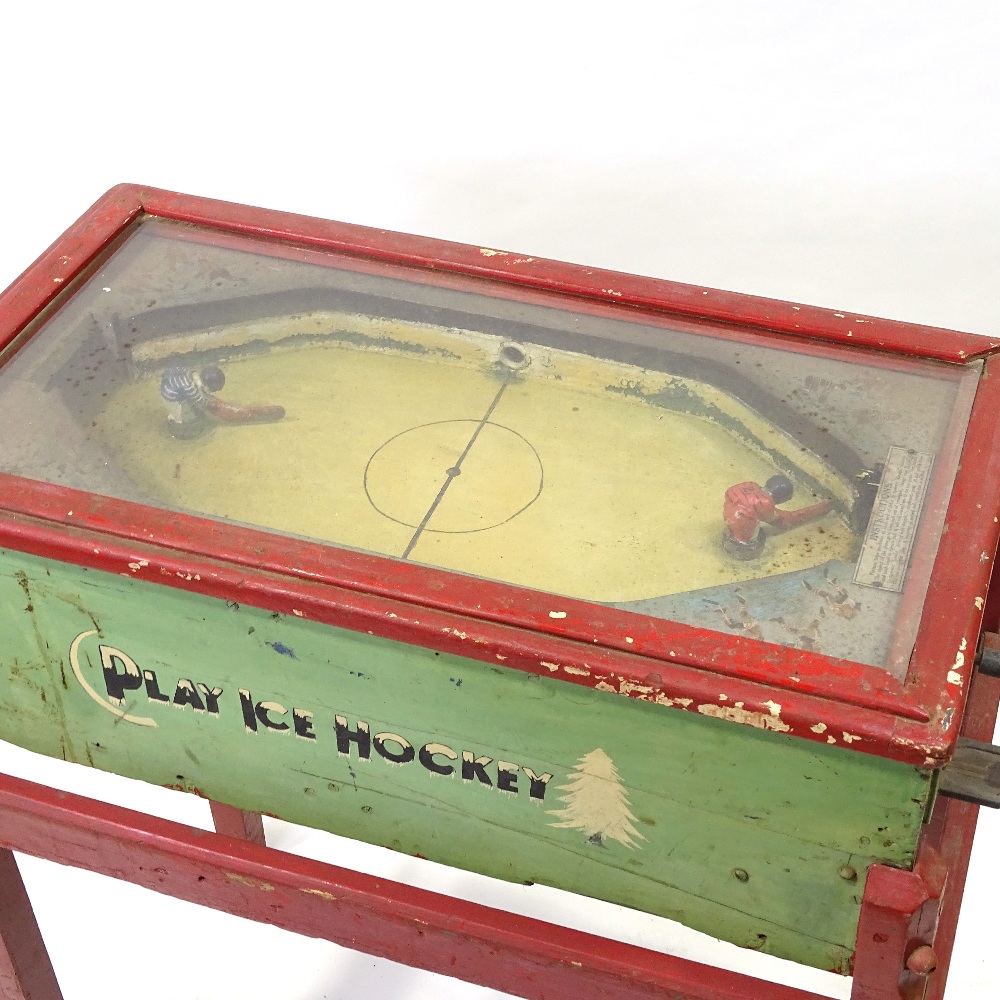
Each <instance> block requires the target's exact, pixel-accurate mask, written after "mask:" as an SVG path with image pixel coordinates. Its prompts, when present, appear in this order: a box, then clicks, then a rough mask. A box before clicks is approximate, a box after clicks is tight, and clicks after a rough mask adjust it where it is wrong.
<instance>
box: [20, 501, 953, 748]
mask: <svg viewBox="0 0 1000 1000" xmlns="http://www.w3.org/2000/svg"><path fill="white" fill-rule="evenodd" d="M0 537H3V538H4V539H6V540H9V541H12V542H13V543H14V544H13V548H14V549H15V550H17V551H22V552H27V553H30V554H33V555H38V556H43V557H46V558H51V559H55V560H58V561H60V562H68V563H72V564H75V565H82V566H85V567H89V568H92V569H97V570H102V571H105V572H110V573H114V574H116V575H118V576H122V577H127V578H129V579H132V580H145V581H147V582H153V583H159V584H167V585H169V586H173V587H179V588H181V589H184V590H189V591H192V592H195V593H200V594H204V595H206V596H209V597H215V598H220V599H223V600H227V601H236V602H238V603H240V604H248V605H251V606H254V607H260V608H264V609H267V610H269V611H276V612H278V613H279V614H284V615H288V616H292V617H298V618H303V619H308V620H310V621H316V622H322V623H324V624H328V625H333V626H337V627H341V628H348V629H352V630H354V631H358V632H369V633H371V634H375V635H380V636H384V637H385V638H387V639H392V640H395V641H398V642H404V643H409V644H411V645H416V646H421V647H424V648H427V649H434V650H439V651H441V652H446V653H452V654H454V655H456V656H464V657H467V658H470V659H474V660H479V661H481V662H485V663H490V664H493V665H499V664H502V665H503V666H504V667H505V668H508V669H515V670H522V671H525V672H528V673H534V674H539V675H541V676H545V677H554V678H557V679H559V680H561V681H566V682H569V683H572V684H579V685H582V686H585V687H591V688H596V689H598V690H602V691H605V692H608V693H615V694H619V695H627V696H628V697H631V698H635V699H638V700H641V701H647V702H651V703H653V704H657V705H660V706H662V707H672V708H681V709H685V710H688V711H691V712H700V713H701V714H703V715H716V714H718V713H720V712H721V713H723V714H724V715H725V713H727V711H728V712H729V713H730V714H729V715H728V716H727V717H730V718H732V720H733V721H737V722H744V723H746V724H749V725H754V726H756V727H757V728H761V729H768V730H771V731H778V732H782V733H786V734H787V735H790V736H799V737H802V738H804V739H809V740H814V741H816V742H820V743H824V744H826V743H829V742H830V738H831V737H833V738H834V741H835V742H837V743H838V745H847V746H850V747H851V749H854V750H861V751H863V752H866V753H869V754H874V755H877V756H883V757H888V758H890V759H894V760H898V761H902V762H905V763H909V764H916V765H924V766H926V763H927V762H926V759H925V756H926V754H925V749H926V748H925V745H924V741H930V740H932V739H933V738H934V734H933V733H930V734H928V732H927V727H926V726H924V725H922V724H920V723H917V722H913V721H908V720H900V719H898V718H897V717H895V716H893V715H891V714H889V713H887V712H884V711H875V710H872V709H867V708H862V707H858V706H854V705H844V704H838V703H836V702H833V701H832V700H830V699H829V698H822V697H817V696H814V695H808V694H800V693H798V692H792V691H789V692H781V694H780V695H779V697H781V698H782V702H781V704H777V703H775V702H774V697H775V696H776V695H775V691H774V689H773V688H772V687H769V686H766V685H762V684H756V683H753V682H750V681H744V680H741V679H737V678H726V677H720V675H718V674H716V673H714V672H711V671H707V670H700V669H697V668H692V667H685V666H681V665H675V664H664V663H661V662H660V661H656V660H650V659H649V658H647V657H643V656H638V655H636V654H632V653H622V652H620V651H618V650H613V649H607V648H603V647H601V646H597V645H593V644H586V643H580V642H576V641H574V640H572V639H565V638H558V637H554V636H542V635H536V634H532V633H525V631H524V630H523V629H519V628H515V627H512V626H510V625H503V624H498V623H494V622H484V621H479V620H476V619H471V618H462V617H459V616H456V615H455V614H454V613H453V612H445V611H439V610H436V609H433V608H426V607H414V606H413V605H411V604H408V603H404V602H401V601H396V600H392V599H391V598H387V597H381V596H373V595H370V594H367V593H363V592H355V591H350V590H344V589H342V588H337V587H334V586H331V585H329V584H323V583H315V582H309V581H304V580H299V579H295V578H290V577H287V576H286V577H281V576H277V575H274V574H270V573H266V572H262V571H259V570H258V571H254V572H246V571H244V570H243V569H242V568H241V567H238V566H233V565H231V564H230V563H228V562H226V561H223V560H218V559H216V560H212V559H207V558H194V557H191V556H190V555H188V554H186V553H176V552H172V551H169V550H166V551H165V550H161V549H157V548H155V547H153V546H149V545H130V546H126V545H122V544H121V543H119V542H117V541H115V540H111V539H109V538H107V536H103V535H99V534H95V533H91V532H86V531H80V530H78V529H68V528H53V527H52V526H51V525H46V524H45V523H44V522H37V521H33V520H30V519H27V518H12V517H11V515H9V514H6V513H4V512H2V511H0ZM901 733H904V734H906V733H908V734H909V735H910V737H911V739H910V741H909V742H907V741H906V740H897V741H896V742H891V738H892V737H893V736H898V735H899V734H901ZM938 750H939V753H940V754H941V755H943V754H945V752H946V751H947V747H946V746H944V745H943V744H942V745H941V746H940V747H939V748H938Z"/></svg>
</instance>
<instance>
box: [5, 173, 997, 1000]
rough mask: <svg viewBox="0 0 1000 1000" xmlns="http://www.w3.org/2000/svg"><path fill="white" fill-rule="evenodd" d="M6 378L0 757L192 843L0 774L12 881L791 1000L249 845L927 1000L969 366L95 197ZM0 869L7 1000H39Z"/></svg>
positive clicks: (941, 943) (981, 583)
mask: <svg viewBox="0 0 1000 1000" xmlns="http://www.w3.org/2000/svg"><path fill="white" fill-rule="evenodd" d="M0 347H2V349H3V353H2V355H0V419H2V426H3V427H4V433H3V436H2V438H0V598H2V602H0V634H2V637H3V644H2V655H0V677H2V679H0V737H2V738H3V739H5V740H8V741H10V742H13V743H16V744H18V745H20V746H23V747H26V748H28V749H30V750H33V751H36V752H38V753H42V754H47V755H49V756H53V757H61V758H63V759H66V760H70V761H75V762H77V763H79V764H83V765H87V766H91V767H96V768H100V769H103V770H107V771H112V772H115V773H118V774H122V775H126V776H129V777H133V778H139V779H142V780H145V781H148V782H153V783H156V784H160V785H166V786H169V787H172V788H178V789H182V790H184V791H188V792H191V793H194V794H198V795H202V796H205V797H207V798H209V799H211V800H212V802H213V804H214V807H215V809H216V815H217V816H218V817H219V818H220V823H222V826H220V831H221V832H220V833H218V834H215V835H201V836H198V835H196V834H195V833H194V832H193V831H190V830H189V829H188V828H185V827H181V826H179V825H176V824H167V823H165V822H164V821H158V820H152V819H150V818H149V817H143V816H141V815H139V814H136V813H129V812H127V811H123V810H118V809H113V808H112V807H108V806H101V805H100V804H96V803H92V802H88V801H87V800H84V799H82V798H79V797H70V798H69V799H67V798H66V797H65V796H62V794H61V793H60V796H55V795H53V794H52V793H51V792H50V791H49V790H47V789H44V788H39V787H38V786H31V785H29V784H28V783H25V782H19V781H16V780H15V779H13V778H8V779H6V781H5V782H3V784H2V787H0V844H2V845H3V847H5V848H6V849H8V850H11V849H14V850H20V851H27V852H29V853H33V854H39V855H42V856H46V857H51V858H53V859H55V860H57V861H61V862H64V863H68V864H74V865H80V866H84V867H90V868H93V869H94V870H97V871H103V872H105V873H107V874H111V875H114V876H115V877H119V878H126V879H130V880H132V881H137V882H139V883H140V884H143V885H147V886H149V887H151V888H155V889H157V890H159V891H162V892H168V893H171V894H173V895H178V896H182V897H184V898H188V899H193V900H195V901H198V902H202V903H205V904H207V905H212V906H217V907H219V908H222V909H227V910H229V911H230V912H235V913H239V914H241V915H245V916H250V917H252V918H255V919H260V920H266V921H269V922H272V923H276V924H278V925H279V926H284V927H290V928H292V929H295V930H299V931H302V932H303V933H309V934H313V935H316V936H322V937H327V938H329V939H331V940H335V941H339V942H341V943H347V944H349V945H351V946H353V947H357V948H360V949H362V950H367V951H370V952H373V953H377V954H383V955H388V956H390V957H394V958H397V959H398V960H401V961H406V962H410V963H411V964H415V965H421V966H422V967H425V968H432V969H435V970H437V971H441V972H445V973H447V974H451V975H457V976H459V977H461V978H465V979H469V980H470V981H474V982H480V983H483V984H486V985H491V986H495V987H497V988H501V989H504V990H507V991H509V992H513V993H516V994H518V995H523V996H526V997H550V996H574V997H581V996H586V997H589V996H594V997H598V996H600V997H605V996H621V997H647V996H648V997H653V996H662V997H667V996H670V997H678V996H683V997H691V998H703V1000H709V998H714V997H723V996H725V997H737V996H745V997H757V996H760V995H763V994H762V993H761V992H760V991H761V990H762V989H765V990H766V991H767V995H768V996H772V997H776V998H778V1000H782V998H788V1000H791V998H793V997H806V996H808V995H807V994H805V993H803V992H801V991H795V990H789V989H786V988H784V987H779V986H774V985H766V986H765V985H764V984H762V983H761V982H760V981H757V980H750V979H748V978H746V977H740V976H736V975H734V974H731V973H723V972H721V971H719V970H712V969H706V968H704V967H701V966H697V965H696V964H695V963H690V962H684V961H681V960H679V959H672V958H669V957H668V956H663V955H659V954H656V953H652V952H647V951H644V950H642V949H637V948H630V947H627V946H624V945H619V944H616V943H614V942H610V941H605V940H603V939H599V938H593V937H591V936H588V935H583V934H579V933H576V932H572V931H568V930H566V929H563V928H557V927H553V926H551V925H548V924H543V923H542V922H539V921H533V920H529V919H527V918H523V917H515V916H513V915H509V914H503V913H499V912H498V911H494V910H490V909H488V908H486V907H480V906H474V905H472V904H469V903H464V902H461V901H458V900H453V899H449V898H447V897H441V896H438V895H436V894H433V893H428V892H425V891H422V890H416V889H411V888H408V887H403V886H397V885H393V884H387V883H384V882H379V881H378V880H371V879H366V877H364V876H361V875H359V874H358V873H353V872H345V871H343V870H341V869H334V868H331V867H329V866H322V865H317V864H316V863H315V862H306V861H303V860H302V859H295V858H290V856H288V855H283V854H279V853H278V852H274V851H271V850H269V849H268V848H267V847H266V846H265V845H264V844H263V843H262V838H261V837H260V835H259V827H254V823H253V816H254V815H255V814H259V813H262V812H263V813H268V814H271V815H275V816H279V817H281V818H284V819H287V820H290V821H292V822H296V823H301V824H305V825H308V826H311V827H314V828H317V829H322V830H328V831H331V832H334V833H337V834H340V835H344V836H347V837H351V838H354V839H357V840H361V841H365V842H367V843H371V844H376V845H382V846H386V847H390V848H392V849H394V850H396V851H402V852H407V853H410V854H414V855H419V856H421V857H425V858H429V859H432V860H434V861H438V862H441V863H444V864H447V865H452V866H455V867H458V868H462V869H466V870H470V871H475V872H478V873H481V874H485V875H489V876H493V877H495V878H499V879H506V880H511V881H516V882H522V883H527V884H532V883H540V884H545V885H548V886H553V887H556V888H559V889H563V890H567V891H569V892H573V893H578V894H583V895H587V896H592V897H596V898H598V899H602V900H606V901H609V902H613V903H617V904H621V905H624V906H628V907H633V908H637V909H640V910H643V911H645V912H648V913H652V914H657V915H660V916H663V917H668V918H671V919H674V920H678V921H681V922H682V923H684V924H686V925H687V926H690V927H692V928H695V929H697V930H701V931H704V932H706V933H708V934H711V935H714V936H716V937H719V938H722V939H724V940H727V941H731V942H733V943H735V944H738V945H741V946H744V947H747V948H752V949H755V950H757V951H760V952H764V953H768V954H772V955H776V956H779V957H782V958H786V959H791V960H793V961H796V962H799V963H803V964H806V965H811V966H814V967H817V968H821V969H830V970H833V971H836V972H840V973H843V974H848V975H849V974H853V975H854V993H853V996H855V997H858V998H862V997H864V998H871V1000H875V998H878V1000H887V998H896V997H932V996H940V995H942V991H943V988H944V981H945V975H946V970H947V961H948V956H949V954H950V949H951V940H952V937H953V934H954V923H955V920H956V917H957V908H958V904H959V901H960V899H961V887H962V882H963V879H964V873H965V866H966V865H967V861H968V852H969V849H970V847H971V832H972V829H973V827H974V823H975V814H976V809H977V804H982V803H985V804H992V805H995V804H998V802H1000V799H998V796H997V789H998V787H1000V766H997V762H998V761H1000V757H997V755H996V752H995V748H992V747H990V746H989V745H988V744H987V743H984V742H983V741H984V740H988V738H989V737H988V733H989V732H991V726H992V719H993V718H994V717H995V714H996V704H997V699H998V696H1000V691H998V688H997V685H996V682H995V681H994V680H993V679H992V677H991V676H990V674H991V673H995V672H997V671H996V657H995V655H994V653H993V650H994V647H995V646H996V645H997V644H998V640H996V639H995V638H994V634H993V629H995V628H996V625H997V621H998V618H1000V595H997V594H996V593H995V592H991V591H990V580H991V576H992V568H993V559H994V554H995V551H996V547H997V538H998V534H1000V522H998V513H1000V500H998V498H1000V482H998V480H1000V447H998V444H1000V443H998V440H997V428H996V421H995V418H994V413H995V409H996V406H997V402H998V399H1000V388H998V382H997V379H996V378H991V377H990V375H991V373H992V368H994V367H995V366H996V364H997V363H998V362H997V361H996V360H995V357H996V351H997V349H998V348H1000V342H994V341H990V340H987V339H985V338H981V337H976V336H972V335H968V334H960V333H955V332H949V331H943V330H936V329H930V328H926V327H918V326H913V325H905V324H900V323H894V322H891V321H886V320H878V319H874V318H871V317H865V316H857V315H854V314H853V313H837V312H831V311H829V310H823V309H816V308H810V307H806V306H797V305H791V304H784V303H778V302H771V301H766V300H762V299H755V298H751V297H747V296H740V295H734V294H731V293H724V292H717V291H714V290H711V289H703V288H695V287H691V286H685V285H677V284H673V283H670V282H664V281H659V280H654V279H648V278H637V277H629V276H626V275H620V274H612V273H610V272H602V271H595V270H590V269H586V268H582V267H577V266H573V265H568V264H559V263H555V262H551V261H545V260H539V259H536V258H533V257H529V256H523V255H522V256H518V255H515V254H511V253H507V252H504V251H499V250H495V249H492V248H485V247H463V246H457V245H454V244H447V243H441V242H438V241H433V240H426V239H420V238H416V237H410V236H402V235H399V234H392V233H386V232H381V231H373V230H366V229H362V228H359V227H355V226H347V225H338V224H333V223H325V222H319V221H316V220H312V219H306V218H302V217H296V216H288V215H283V214H280V213H274V212H266V211H260V210H253V209H248V208H244V207H240V206H233V205H227V204H223V203H220V202H212V201H207V200H203V199H197V198H191V197H186V196H181V195H175V194H171V193H168V192H163V191H157V190H151V189H144V188H139V187H134V186H121V187H118V188H115V189H113V190H112V191H111V192H109V193H108V194H107V195H106V196H105V197H104V198H103V199H101V200H100V201H99V202H98V203H97V204H96V205H95V206H94V207H93V208H92V209H91V210H90V211H89V212H88V213H87V214H86V215H85V216H84V217H83V218H82V219H81V220H80V221H79V222H78V223H77V224H76V225H75V226H74V227H72V228H71V229H70V230H69V231H68V232H67V233H66V234H65V235H64V236H63V237H62V238H61V239H60V240H59V241H58V242H57V243H56V244H55V245H54V247H53V248H52V249H51V250H49V251H48V252H47V253H46V254H45V255H44V256H43V257H42V258H40V260H39V261H37V262H36V263H35V264H34V265H33V266H32V267H31V268H29V270H28V271H26V272H25V274H24V275H22V277H21V278H20V279H19V280H18V281H17V282H16V283H15V284H14V286H12V288H11V289H9V290H8V291H7V292H6V293H5V294H4V295H3V297H2V298H0ZM984 651H985V652H984ZM977 666H978V667H979V669H978V670H977ZM248 830H250V831H251V834H247V831H248ZM253 831H256V832H253ZM248 836H249V841H247V837H248ZM240 838H242V839H240ZM253 841H256V842H253ZM4 871H5V872H6V874H5V875H4V878H3V880H2V884H3V888H4V891H5V892H6V893H7V894H8V899H9V900H17V901H18V902H17V905H16V906H14V903H10V908H11V912H13V911H14V910H17V912H18V913H19V914H20V916H19V917H18V926H19V927H21V928H22V930H20V931H18V932H17V933H14V932H13V931H12V930H11V927H10V926H9V922H8V926H7V927H6V928H5V929H3V940H4V942H5V945H6V962H7V965H6V968H7V969H8V972H7V973H6V975H7V977H8V978H7V981H6V989H7V990H8V992H9V994H10V995H12V996H22V995H24V996H58V995H59V994H58V987H57V986H56V985H55V981H54V978H52V975H51V971H50V970H49V969H48V966H47V965H46V963H45V961H44V959H43V958H39V957H38V954H39V948H38V939H37V936H32V935H34V934H35V932H34V931H33V930H29V931H24V930H23V928H24V927H27V926H32V927H33V924H31V921H30V919H29V917H30V906H29V905H28V903H27V901H26V898H25V897H24V895H23V891H22V890H21V888H20V883H19V880H18V878H17V875H16V868H13V867H12V866H11V865H9V864H8V865H7V867H6V868H5V869H4ZM29 953H30V955H31V956H32V957H31V958H30V960H29V958H28V957H26V956H28V955H29ZM0 966H2V963H0ZM2 977H3V973H2V972H0V982H3V981H4V980H3V978H2ZM32 977H35V978H34V979H32ZM26 983H27V984H29V985H30V984H32V983H33V984H34V985H32V986H31V988H28V986H26V985H25V984H26ZM11 984H13V985H11ZM18 984H19V985H18ZM18 990H19V991H20V992H17V991H18ZM32 990H34V992H32ZM5 995H7V994H5Z"/></svg>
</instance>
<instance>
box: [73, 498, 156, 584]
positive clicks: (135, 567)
mask: <svg viewBox="0 0 1000 1000" xmlns="http://www.w3.org/2000/svg"><path fill="white" fill-rule="evenodd" d="M71 513H72V512H71ZM148 565H149V560H148V559H138V560H136V561H135V562H130V563H129V564H128V568H129V569H130V570H132V572H133V573H138V572H139V570H141V569H143V568H144V567H145V566H148Z"/></svg>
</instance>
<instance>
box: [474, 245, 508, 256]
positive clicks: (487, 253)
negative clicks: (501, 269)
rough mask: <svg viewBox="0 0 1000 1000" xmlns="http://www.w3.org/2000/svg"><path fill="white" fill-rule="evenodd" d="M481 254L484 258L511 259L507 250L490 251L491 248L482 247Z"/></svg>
mask: <svg viewBox="0 0 1000 1000" xmlns="http://www.w3.org/2000/svg"><path fill="white" fill-rule="evenodd" d="M479 252H480V253H481V254H482V255H483V256H484V257H509V256H510V255H509V254H508V253H507V251H506V250H490V248H489V247H480V248H479Z"/></svg>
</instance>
